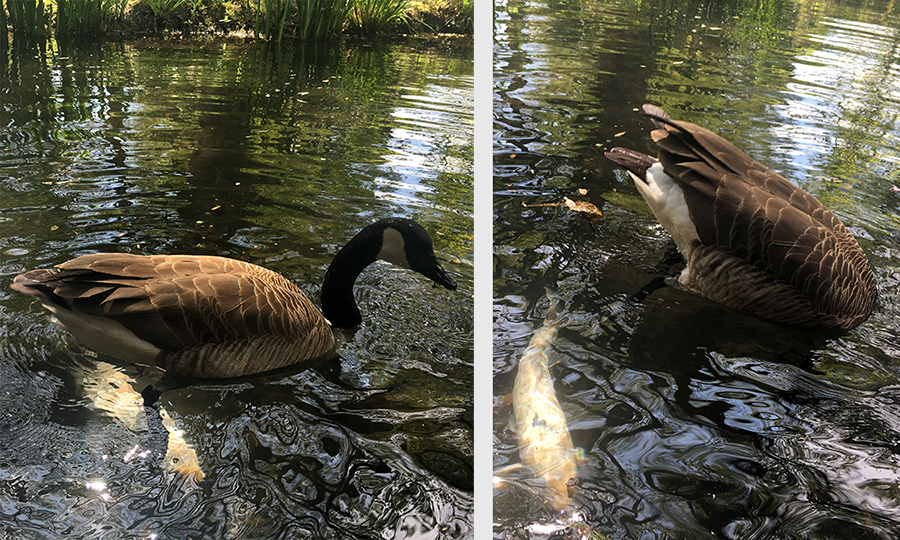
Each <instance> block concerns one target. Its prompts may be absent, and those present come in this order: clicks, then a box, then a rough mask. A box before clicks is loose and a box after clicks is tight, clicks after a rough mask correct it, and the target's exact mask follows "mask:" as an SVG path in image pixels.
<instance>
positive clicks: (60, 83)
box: [0, 0, 475, 539]
mask: <svg viewBox="0 0 900 540" xmlns="http://www.w3.org/2000/svg"><path fill="white" fill-rule="evenodd" d="M83 3H85V4H89V3H90V2H89V1H88V0H85V2H83ZM376 3H378V2H368V4H376ZM430 3H431V4H436V3H435V2H417V3H416V5H415V6H411V4H412V3H408V2H396V1H393V2H392V1H385V2H382V4H384V6H382V7H384V10H387V11H382V12H377V13H382V15H378V14H377V13H376V11H375V10H369V11H367V10H366V9H363V7H362V6H363V4H366V3H364V2H352V1H332V2H310V3H309V4H304V3H301V2H298V3H294V2H282V1H279V0H273V1H266V0H263V1H262V2H228V1H209V2H207V1H206V0H197V1H194V2H191V4H192V7H187V6H186V4H187V3H177V4H178V6H174V7H172V6H169V7H170V8H171V9H170V11H166V12H163V11H159V10H151V9H145V8H146V7H147V6H149V5H150V4H154V5H157V4H159V5H160V6H162V5H163V4H166V5H168V4H171V2H170V3H164V2H163V3H160V2H156V3H152V2H140V3H134V5H132V3H130V2H121V3H117V2H104V3H102V4H103V6H105V7H103V10H109V13H102V14H99V15H96V20H93V19H91V23H92V24H87V23H84V24H85V25H84V26H80V24H81V23H77V22H73V21H76V19H77V17H76V15H77V13H75V11H66V10H67V9H68V10H75V9H76V8H73V5H75V6H76V7H77V5H79V2H71V3H69V2H61V1H60V2H58V3H57V2H49V3H48V2H39V1H37V2H30V1H23V2H12V1H6V2H2V3H0V6H2V7H3V8H4V9H0V13H2V17H3V18H2V19H0V96H2V98H0V100H2V107H0V126H2V128H0V214H2V217H0V272H2V274H0V281H2V282H3V285H2V287H0V319H2V321H0V327H2V334H0V335H2V339H0V373H2V377H0V381H2V382H0V384H2V389H3V391H2V392H0V403H2V410H3V413H4V415H3V420H2V426H3V429H0V485H2V486H5V487H4V489H0V508H2V512H0V538H7V537H10V538H13V537H16V538H18V537H23V538H42V539H43V538H99V537H101V536H102V537H103V538H107V537H108V538H158V539H164V538H169V539H184V538H248V539H249V538H254V539H258V538H413V537H416V538H424V537H437V536H436V535H438V534H439V536H440V537H441V538H472V537H474V536H475V530H474V527H475V525H474V520H473V514H474V507H475V505H474V496H473V484H474V479H473V469H474V431H473V421H474V417H475V411H474V396H473V369H474V356H475V355H474V351H475V345H474V339H473V329H474V323H473V301H474V299H473V296H474V281H475V277H474V276H475V267H474V262H473V261H474V255H473V253H474V242H475V233H474V197H473V185H474V182H473V171H474V165H473V148H474V130H475V127H474V124H475V121H474V112H473V111H474V109H473V107H474V105H473V104H474V88H475V84H474V78H475V77H474V71H473V64H474V62H473V36H472V17H473V14H472V5H471V3H470V2H462V1H461V2H457V3H456V4H459V5H458V6H457V11H456V12H455V14H450V13H449V12H444V11H441V12H440V13H439V12H438V11H437V10H436V9H433V10H432V9H430V8H429V6H428V4H430ZM32 4H34V5H32ZM98 4H99V3H98ZM119 4H121V5H119ZM181 4H185V5H181ZM313 4H315V5H316V6H318V7H317V8H316V12H315V13H313V14H309V13H301V12H300V11H303V9H305V7H306V6H311V5H313ZM319 4H321V6H319ZM440 4H442V5H443V4H448V2H440ZM449 4H455V3H454V2H449ZM323 6H325V7H323ZM163 7H164V6H163ZM326 7H327V8H328V9H331V10H332V11H334V13H332V12H330V11H328V10H327V9H326ZM391 9H393V10H395V11H396V14H395V15H393V16H391V15H390V13H391V12H390V10H391ZM384 13H387V15H385V14H384ZM317 18H320V19H321V20H317ZM88 19H90V17H89V18H88ZM78 20H81V19H78ZM87 38H90V39H87Z"/></svg>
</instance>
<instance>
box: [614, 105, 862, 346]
mask: <svg viewBox="0 0 900 540" xmlns="http://www.w3.org/2000/svg"><path fill="white" fill-rule="evenodd" d="M643 110H644V113H645V114H647V115H648V116H649V117H650V119H651V120H652V122H653V125H654V126H655V127H656V129H654V130H653V131H652V132H651V136H652V137H653V141H654V142H656V143H657V144H658V145H659V147H660V148H659V153H658V159H657V158H654V157H651V156H648V155H645V154H641V153H640V152H635V151H634V150H628V149H625V148H613V149H612V150H610V151H609V152H606V157H608V158H609V159H611V160H612V161H614V162H616V163H617V164H619V165H621V166H622V167H624V168H625V169H627V170H628V173H629V174H630V175H631V177H632V178H633V179H634V183H635V185H636V186H637V189H638V191H639V192H640V193H641V195H642V196H643V197H644V199H645V200H646V201H647V204H648V205H650V208H651V210H653V213H654V214H655V215H656V218H657V219H658V220H659V222H660V223H661V224H662V225H663V227H665V229H666V230H667V231H668V232H669V234H671V235H672V237H673V238H674V239H675V244H676V245H677V246H678V250H679V251H680V252H681V254H682V255H683V256H684V258H685V260H686V261H687V267H686V268H685V269H684V270H683V271H682V272H681V275H680V276H679V278H678V283H679V284H680V285H682V286H684V287H685V288H687V289H688V290H691V291H693V292H695V293H697V294H699V295H701V296H705V297H706V298H709V299H710V300H713V301H716V302H720V303H722V304H725V305H726V306H729V307H731V308H734V309H737V310H739V311H743V312H746V313H750V314H753V315H756V316H758V317H762V318H765V319H770V320H773V321H777V322H782V323H789V324H796V325H801V326H806V327H812V328H821V329H827V330H840V331H843V330H849V329H850V328H853V327H854V326H856V325H858V324H860V323H861V322H862V321H864V320H865V319H866V318H867V317H868V316H869V314H870V313H871V312H872V308H873V305H874V303H875V276H874V275H873V274H872V269H871V268H870V266H869V261H868V259H866V256H865V254H864V253H863V251H862V249H861V248H860V247H859V244H858V243H857V242H856V239H855V238H854V237H853V235H852V234H851V233H850V232H849V231H848V230H847V228H846V227H844V225H843V224H842V223H841V222H840V221H839V220H838V218H837V217H835V215H834V214H832V213H831V211H830V210H828V209H827V208H825V206H824V205H822V203H820V202H819V201H818V200H817V199H816V198H815V197H813V196H812V195H810V194H809V193H806V192H805V191H803V190H802V189H800V188H798V187H797V186H795V185H793V184H791V183H790V182H788V181H787V180H786V179H785V178H784V177H782V176H781V175H779V174H778V173H776V172H774V171H772V170H770V169H768V168H767V167H765V166H763V165H761V164H759V163H757V162H755V161H753V160H752V159H750V158H749V157H747V155H746V154H744V153H743V152H741V151H740V150H738V149H737V148H735V147H734V146H733V145H732V144H730V143H729V142H727V141H726V140H725V139H723V138H722V137H719V136H718V135H716V134H714V133H712V132H711V131H709V130H706V129H703V128H701V127H699V126H696V125H694V124H690V123H687V122H676V121H675V120H672V118H670V117H669V115H668V114H666V113H665V111H663V110H662V109H660V108H659V107H657V106H655V105H644V107H643Z"/></svg>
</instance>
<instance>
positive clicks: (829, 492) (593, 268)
mask: <svg viewBox="0 0 900 540" xmlns="http://www.w3.org/2000/svg"><path fill="white" fill-rule="evenodd" d="M851 4H853V5H847V4H843V3H840V4H839V3H830V2H827V3H825V4H822V3H819V4H816V6H811V5H809V4H807V3H803V2H799V3H791V2H786V3H781V4H770V5H768V8H769V9H762V8H761V7H760V6H757V5H755V4H754V5H753V6H750V5H746V6H745V5H730V4H726V3H721V2H700V3H696V2H693V3H691V2H668V3H665V4H659V3H652V5H649V4H647V3H643V2H632V3H627V2H626V3H616V4H612V3H609V2H588V3H577V4H576V3H572V2H566V1H563V0H560V1H550V2H543V3H533V2H518V1H508V2H498V3H496V4H495V10H496V18H495V51H494V52H495V64H494V69H495V78H494V93H495V96H494V133H495V138H494V143H495V147H494V189H495V192H494V206H493V210H494V226H495V238H494V240H495V243H494V261H493V263H494V264H493V268H494V294H495V299H494V396H495V401H494V404H495V406H494V435H495V453H494V462H493V463H494V469H495V484H494V537H495V538H498V539H499V538H504V539H505V538H546V537H550V536H552V535H563V534H565V533H566V532H568V534H570V535H573V537H577V535H578V534H586V533H587V532H588V531H590V530H591V529H590V527H593V533H592V534H594V536H592V538H602V537H603V536H605V537H608V538H742V539H743V538H820V539H821V538H884V539H887V538H896V537H898V535H900V504H898V498H897V493H898V489H900V453H898V447H897V441H898V440H900V408H898V403H900V401H898V397H900V396H898V391H897V389H898V386H900V350H898V348H897V343H900V332H898V327H897V324H896V321H897V320H898V317H900V302H898V300H900V295H898V283H900V279H898V278H900V276H898V273H897V265H898V260H900V258H898V255H900V250H898V248H900V236H898V234H897V230H898V224H900V221H898V215H900V196H898V195H900V194H898V192H897V190H895V189H893V187H896V185H897V181H896V179H897V178H898V173H900V168H898V165H897V164H898V163H900V159H898V158H900V155H898V150H897V148H898V146H897V145H896V144H895V143H896V140H897V137H898V133H900V124H898V122H897V118H900V95H898V93H897V92H896V88H898V87H900V86H898V85H900V79H898V73H900V69H898V68H900V57H898V56H897V54H896V47H895V46H894V43H895V42H896V39H897V37H896V36H897V34H896V31H895V28H896V26H897V25H896V23H897V14H896V13H894V12H893V11H892V6H891V5H889V3H887V2H878V3H875V4H866V5H865V6H862V5H856V4H855V3H851ZM643 103H654V104H658V105H660V106H662V107H663V109H665V110H666V111H667V112H668V113H669V114H671V115H672V117H674V118H676V119H679V120H685V121H688V122H693V123H696V124H698V125H701V126H704V127H707V128H708V129H710V130H712V131H714V132H716V133H719V134H720V135H722V136H723V137H725V138H726V139H728V140H730V141H732V142H733V143H735V144H736V145H737V146H738V147H739V148H741V149H742V150H744V151H745V152H747V153H748V154H749V155H750V156H751V157H753V158H754V159H756V160H758V161H760V162H761V163H763V164H765V165H767V166H769V167H771V168H773V169H775V170H777V171H779V172H781V173H782V174H784V175H785V176H786V177H788V178H790V179H791V180H792V181H794V182H795V183H797V184H799V185H800V186H801V187H803V188H804V189H806V190H807V191H809V192H811V193H813V194H814V195H815V196H816V197H817V198H819V199H820V200H821V201H823V202H824V203H825V204H826V205H827V206H829V207H830V208H831V209H832V210H833V211H835V213H836V214H837V215H838V216H839V217H840V219H841V220H843V221H844V223H845V224H847V225H848V226H849V227H850V228H851V230H852V231H853V232H854V234H855V235H856V236H857V238H858V239H859V241H860V244H861V245H862V247H863V249H864V251H865V252H866V254H867V255H868V257H869V259H870V261H871V263H872V266H873V269H874V272H875V276H876V280H877V282H878V287H879V299H878V303H877V306H876V309H875V312H874V313H873V315H872V316H871V317H870V318H869V320H867V321H866V322H865V323H863V324H862V325H861V326H860V327H858V328H856V329H855V330H853V331H852V332H850V333H848V334H846V335H844V336H840V337H834V336H821V335H816V334H811V333H808V332H800V331H796V330H794V329H791V328H786V327H783V326H779V325H776V324H771V323H767V322H764V321H760V320H757V319H754V318H751V317H746V316H742V315H740V314H737V313H734V312H731V311H729V310H728V309H725V308H723V307H722V306H718V305H715V304H712V303H710V302H708V301H705V300H703V299H700V298H697V297H695V296H693V295H690V294H687V293H685V292H682V291H678V290H675V289H672V288H668V287H665V288H662V289H658V290H654V291H653V292H652V293H650V294H649V295H648V294H646V292H647V291H649V290H650V288H649V287H648V286H649V285H650V284H652V283H654V281H655V280H659V279H660V278H665V277H671V276H673V275H675V273H676V272H678V271H680V269H681V267H682V266H681V265H682V263H681V259H680V256H679V255H678V254H677V252H676V251H675V246H674V242H673V241H672V240H671V238H670V237H669V236H668V234H667V233H666V232H665V230H664V229H662V227H660V226H659V224H658V223H657V222H656V220H655V219H654V218H653V216H652V214H651V213H650V211H649V208H648V207H647V206H646V204H645V203H644V202H643V200H642V199H641V198H640V195H639V194H638V193H637V191H636V189H635V187H634V185H633V183H632V182H631V180H630V179H629V178H628V177H627V175H625V174H624V173H623V171H620V170H617V167H616V166H615V165H614V164H613V163H612V162H610V161H609V160H607V159H606V158H605V157H604V156H603V152H604V151H606V150H609V149H611V148H612V147H616V146H622V147H626V148H632V149H635V150H638V151H640V152H644V153H651V154H655V153H656V150H655V145H654V143H653V142H652V140H651V138H650V130H651V129H652V125H651V124H650V122H649V121H648V120H647V119H646V117H644V116H642V115H641V114H640V113H639V112H638V111H639V109H640V107H641V105H642V104H643ZM564 197H567V198H569V199H570V200H575V201H580V202H589V203H592V204H594V205H596V206H597V207H598V208H599V210H600V211H601V212H602V214H603V215H602V218H601V219H599V220H596V219H592V220H588V219H584V217H583V216H581V215H578V214H577V213H575V212H571V211H570V210H569V209H568V208H567V207H566V206H564V205H561V204H560V203H562V202H563V199H564ZM545 287H549V288H550V289H551V290H552V291H553V292H555V295H556V296H558V297H559V299H560V301H561V304H560V308H559V309H560V310H561V312H562V313H563V319H562V322H561V324H560V328H559V331H558V332H559V333H558V335H557V337H556V338H555V339H554V341H553V343H552V345H551V346H550V347H549V352H548V360H549V362H550V363H551V366H550V373H551V376H552V377H553V381H554V385H553V391H554V392H555V394H556V397H557V399H558V401H559V406H560V408H561V409H562V411H563V412H564V413H565V417H566V420H567V424H568V429H569V431H570V433H571V438H572V443H573V445H574V446H575V447H577V448H580V449H581V450H582V452H583V455H582V459H580V460H579V461H578V466H577V489H576V491H575V496H574V500H573V501H572V504H571V505H570V506H568V507H567V508H564V511H565V512H567V513H568V514H569V515H572V514H577V516H578V521H577V523H575V525H577V526H576V527H573V528H570V529H568V530H566V529H565V528H564V527H562V526H560V525H559V524H558V523H557V520H558V519H559V518H560V514H559V512H558V511H557V510H555V509H554V508H552V505H551V504H550V503H551V502H552V501H553V495H554V493H553V492H551V491H550V490H549V487H548V484H547V482H545V481H543V480H542V479H541V478H539V477H538V476H539V475H536V474H535V473H534V472H533V471H532V470H530V469H528V468H524V467H521V466H520V463H521V462H522V459H521V456H520V450H521V447H520V440H519V438H518V437H517V433H516V429H515V425H514V423H513V420H512V410H513V407H512V405H511V399H510V397H509V396H510V395H511V394H512V393H513V387H514V382H515V377H516V372H517V365H518V362H519V359H520V357H521V356H522V354H523V351H524V350H525V348H526V346H528V344H529V340H530V339H531V337H532V332H533V331H535V330H536V329H537V328H539V327H541V326H542V324H544V322H543V319H544V317H545V315H546V313H547V312H548V310H549V305H550V303H549V301H548V300H547V297H546V292H545ZM600 535H603V536H600ZM554 537H555V536H554Z"/></svg>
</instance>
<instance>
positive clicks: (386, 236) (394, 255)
mask: <svg viewBox="0 0 900 540" xmlns="http://www.w3.org/2000/svg"><path fill="white" fill-rule="evenodd" d="M378 258H379V259H381V260H382V261H387V262H389V263H391V264H396V265H397V266H401V267H403V268H409V261H408V260H406V245H405V242H404V241H403V235H402V234H400V231H398V230H397V229H394V228H391V227H388V228H387V229H385V230H384V233H383V234H382V241H381V251H379V252H378Z"/></svg>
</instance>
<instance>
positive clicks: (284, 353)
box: [12, 218, 456, 379]
mask: <svg viewBox="0 0 900 540" xmlns="http://www.w3.org/2000/svg"><path fill="white" fill-rule="evenodd" d="M379 259H380V260H383V261H387V262H390V263H393V264H395V265H398V266H401V267H403V268H408V269H411V270H415V271H416V272H419V273H421V274H423V275H425V276H426V277H428V278H430V279H431V280H432V281H434V282H435V283H436V284H438V285H442V286H443V287H445V288H447V289H450V290H454V289H456V282H454V281H453V279H451V278H450V276H448V275H447V273H446V271H444V269H443V267H441V265H440V263H438V261H437V259H436V257H435V254H434V249H433V247H432V241H431V237H430V236H429V235H428V232H426V231H425V229H424V228H423V227H422V226H421V225H419V224H418V223H416V222H415V221H413V220H410V219H405V218H388V219H383V220H381V221H378V222H376V223H373V224H371V225H369V226H367V227H365V228H364V229H362V230H361V231H360V232H359V233H358V234H357V235H356V236H354V237H353V239H352V240H350V242H348V243H347V244H346V245H345V246H344V247H343V248H342V249H341V250H340V251H339V252H338V254H337V255H336V256H335V257H334V260H333V261H332V262H331V265H330V266H329V267H328V270H327V271H326V273H325V279H324V281H323V283H322V291H321V303H322V312H321V313H320V312H319V310H317V309H316V308H315V306H314V305H313V304H312V302H311V301H310V300H309V298H307V297H306V295H305V294H303V292H302V291H301V290H300V289H299V288H298V287H297V286H296V285H294V284H293V283H291V282H290V281H288V280H287V279H286V278H284V277H282V276H281V275H280V274H277V273H276V272H273V271H271V270H268V269H266V268H263V267H261V266H257V265H255V264H251V263H247V262H242V261H238V260H234V259H227V258H224V257H213V256H193V255H132V254H125V253H98V254H93V255H83V256H81V257H77V258H75V259H72V260H69V261H66V262H64V263H62V264H60V265H58V268H59V269H60V271H56V270H52V269H39V270H31V271H29V272H25V273H24V274H21V275H19V276H16V277H15V278H14V280H13V283H12V288H13V289H14V290H16V291H19V292H22V293H25V294H28V295H31V296H33V297H35V298H36V299H37V300H39V301H40V302H41V304H42V305H43V307H45V308H46V309H48V310H50V311H51V312H52V313H53V315H54V316H55V318H56V321H57V322H58V323H59V324H60V325H61V326H62V327H63V328H65V329H66V330H67V331H68V332H70V333H71V334H73V335H74V336H75V337H76V338H78V339H79V340H80V341H81V342H82V343H84V344H85V345H87V346H88V347H90V348H91V349H94V350H96V351H98V352H101V353H105V354H108V355H110V356H113V357H116V358H119V359H121V360H124V361H126V362H130V363H133V364H141V365H155V366H158V367H160V368H162V369H164V370H165V371H166V372H167V375H169V374H175V375H181V376H186V377H190V378H199V379H220V378H232V377H242V376H246V375H252V374H256V373H262V372H266V371H271V370H274V369H278V368H282V367H286V366H289V365H293V364H296V363H299V362H303V361H305V360H309V359H312V358H317V357H320V356H322V355H324V354H325V353H328V352H329V351H331V349H332V348H333V347H334V344H335V338H334V332H333V329H352V328H355V327H357V326H359V325H360V324H361V323H362V316H361V315H360V312H359V308H358V307H357V305H356V301H355V299H354V297H353V286H354V283H355V282H356V278H357V276H359V274H360V273H361V272H362V270H363V269H364V268H365V267H366V266H368V265H369V264H371V263H373V262H375V261H376V260H379Z"/></svg>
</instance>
